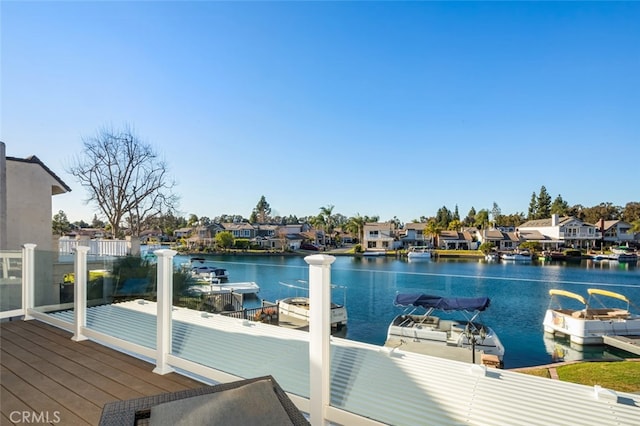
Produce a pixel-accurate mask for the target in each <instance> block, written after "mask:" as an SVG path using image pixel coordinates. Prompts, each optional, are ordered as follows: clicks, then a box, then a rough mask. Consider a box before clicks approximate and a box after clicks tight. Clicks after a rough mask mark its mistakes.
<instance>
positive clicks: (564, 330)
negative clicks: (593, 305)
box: [543, 309, 640, 345]
mask: <svg viewBox="0 0 640 426" xmlns="http://www.w3.org/2000/svg"><path fill="white" fill-rule="evenodd" d="M596 311H597V310H596ZM602 311H608V313H605V312H601V313H602V315H592V317H593V319H585V318H584V315H585V311H584V310H556V309H547V311H546V313H545V316H544V320H543V326H544V331H545V333H549V334H553V335H557V334H558V335H564V336H568V337H569V340H570V341H571V342H573V343H577V344H579V345H602V344H603V343H604V341H603V336H632V335H640V317H638V316H630V317H628V318H623V317H622V316H624V315H628V313H625V311H620V310H602ZM616 312H618V314H616ZM616 315H618V316H616ZM580 316H582V317H583V318H580Z"/></svg>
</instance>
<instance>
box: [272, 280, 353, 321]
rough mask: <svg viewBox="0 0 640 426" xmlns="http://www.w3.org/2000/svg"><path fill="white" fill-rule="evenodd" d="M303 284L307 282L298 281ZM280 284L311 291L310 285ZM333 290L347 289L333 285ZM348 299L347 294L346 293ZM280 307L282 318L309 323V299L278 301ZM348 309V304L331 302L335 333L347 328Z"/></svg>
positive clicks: (297, 297) (290, 298)
mask: <svg viewBox="0 0 640 426" xmlns="http://www.w3.org/2000/svg"><path fill="white" fill-rule="evenodd" d="M298 282H299V283H301V284H306V283H307V282H306V281H304V280H298ZM280 284H281V285H283V286H286V287H289V288H296V289H300V290H304V291H307V292H308V291H309V288H308V285H307V286H306V287H304V286H298V285H295V284H289V283H286V282H283V281H280ZM331 288H341V289H343V290H344V289H346V287H343V286H338V285H335V284H332V285H331ZM344 297H345V299H346V292H345V296H344ZM276 304H277V305H278V314H279V315H280V317H281V318H283V317H284V316H288V317H290V318H292V319H295V320H298V321H302V322H305V323H306V324H308V323H309V297H306V296H293V297H286V298H284V299H280V300H277V301H276ZM347 320H348V316H347V307H346V302H345V303H342V304H339V303H334V302H331V320H330V321H331V329H332V330H334V331H341V330H342V329H343V328H344V327H346V326H347Z"/></svg>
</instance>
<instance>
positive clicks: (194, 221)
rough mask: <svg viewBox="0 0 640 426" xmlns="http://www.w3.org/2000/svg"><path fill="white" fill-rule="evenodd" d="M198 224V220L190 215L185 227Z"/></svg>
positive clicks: (193, 215)
mask: <svg viewBox="0 0 640 426" xmlns="http://www.w3.org/2000/svg"><path fill="white" fill-rule="evenodd" d="M198 222H200V219H199V218H198V216H196V215H195V214H193V213H191V214H190V215H189V219H188V220H187V226H189V227H194V226H196V225H197V224H198Z"/></svg>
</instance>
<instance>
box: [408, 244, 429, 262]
mask: <svg viewBox="0 0 640 426" xmlns="http://www.w3.org/2000/svg"><path fill="white" fill-rule="evenodd" d="M407 258H408V259H409V260H420V259H431V249H430V248H429V247H425V246H414V247H409V251H408V252H407Z"/></svg>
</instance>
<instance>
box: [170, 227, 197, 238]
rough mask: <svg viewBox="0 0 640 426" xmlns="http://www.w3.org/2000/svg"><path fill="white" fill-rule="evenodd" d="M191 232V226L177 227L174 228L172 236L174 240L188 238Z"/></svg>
mask: <svg viewBox="0 0 640 426" xmlns="http://www.w3.org/2000/svg"><path fill="white" fill-rule="evenodd" d="M192 232H193V228H191V227H186V228H178V229H176V230H174V231H173V236H174V237H175V239H176V240H179V239H181V238H185V239H186V238H189V237H190V236H191V233H192Z"/></svg>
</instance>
